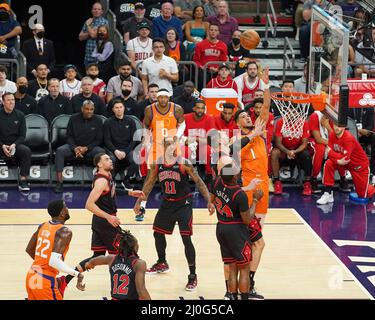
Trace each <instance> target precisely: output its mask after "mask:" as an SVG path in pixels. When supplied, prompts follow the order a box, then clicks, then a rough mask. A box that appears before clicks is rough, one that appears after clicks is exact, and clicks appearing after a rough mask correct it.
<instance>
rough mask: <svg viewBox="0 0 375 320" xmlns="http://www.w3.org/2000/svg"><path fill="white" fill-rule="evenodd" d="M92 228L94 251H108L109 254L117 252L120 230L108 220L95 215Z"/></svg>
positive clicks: (92, 247)
mask: <svg viewBox="0 0 375 320" xmlns="http://www.w3.org/2000/svg"><path fill="white" fill-rule="evenodd" d="M91 230H92V236H91V250H92V251H108V253H109V254H116V253H117V248H118V235H119V232H118V230H117V229H116V228H114V227H113V226H112V225H111V224H109V223H108V221H107V220H105V219H103V218H100V217H98V216H96V215H94V216H93V218H92V225H91Z"/></svg>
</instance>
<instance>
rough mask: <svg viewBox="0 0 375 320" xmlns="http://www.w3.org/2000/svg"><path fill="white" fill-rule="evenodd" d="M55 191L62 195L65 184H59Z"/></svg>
mask: <svg viewBox="0 0 375 320" xmlns="http://www.w3.org/2000/svg"><path fill="white" fill-rule="evenodd" d="M53 191H54V192H56V193H62V192H63V184H62V183H61V182H57V183H56V186H55V188H54V189H53Z"/></svg>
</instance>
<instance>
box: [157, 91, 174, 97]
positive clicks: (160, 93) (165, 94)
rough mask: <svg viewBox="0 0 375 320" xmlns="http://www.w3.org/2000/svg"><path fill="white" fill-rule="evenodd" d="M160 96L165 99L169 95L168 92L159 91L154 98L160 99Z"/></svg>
mask: <svg viewBox="0 0 375 320" xmlns="http://www.w3.org/2000/svg"><path fill="white" fill-rule="evenodd" d="M160 96H167V97H170V96H171V95H170V94H169V92H168V91H166V90H162V91H159V92H158V93H157V94H156V97H160Z"/></svg>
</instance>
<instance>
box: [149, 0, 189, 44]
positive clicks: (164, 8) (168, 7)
mask: <svg viewBox="0 0 375 320" xmlns="http://www.w3.org/2000/svg"><path fill="white" fill-rule="evenodd" d="M172 14H173V4H171V3H170V2H164V3H163V4H162V5H161V16H160V17H157V18H155V19H154V20H153V21H152V35H153V37H154V38H164V36H165V34H166V32H167V29H168V28H170V27H174V28H175V29H176V30H177V33H178V37H179V38H180V39H182V38H183V35H182V24H181V21H180V19H178V18H176V17H174V16H172Z"/></svg>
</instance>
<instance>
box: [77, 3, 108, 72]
mask: <svg viewBox="0 0 375 320" xmlns="http://www.w3.org/2000/svg"><path fill="white" fill-rule="evenodd" d="M91 14H92V18H89V19H87V20H86V22H85V23H84V25H83V27H82V30H81V32H80V33H79V36H78V39H79V41H86V47H85V58H84V64H85V66H86V65H88V64H89V63H90V62H95V61H96V58H94V57H92V53H93V51H94V50H95V47H96V39H97V28H98V27H99V26H101V25H103V24H107V25H108V21H107V19H105V18H104V17H103V6H102V4H101V3H100V2H95V3H94V4H93V5H92V9H91Z"/></svg>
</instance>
